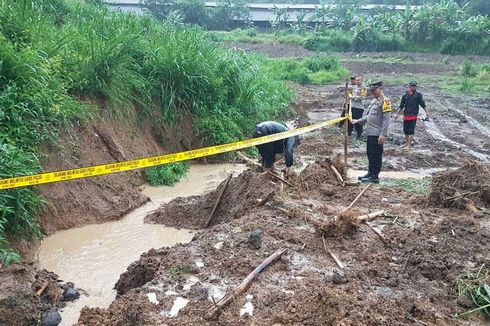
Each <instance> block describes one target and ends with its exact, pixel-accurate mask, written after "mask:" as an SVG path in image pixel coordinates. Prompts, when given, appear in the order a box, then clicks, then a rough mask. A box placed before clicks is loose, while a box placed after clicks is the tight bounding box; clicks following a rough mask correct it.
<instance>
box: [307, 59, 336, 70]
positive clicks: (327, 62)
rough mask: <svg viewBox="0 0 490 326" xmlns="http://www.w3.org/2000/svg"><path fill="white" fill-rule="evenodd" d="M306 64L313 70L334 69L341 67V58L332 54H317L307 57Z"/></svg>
mask: <svg viewBox="0 0 490 326" xmlns="http://www.w3.org/2000/svg"><path fill="white" fill-rule="evenodd" d="M305 65H306V67H307V68H308V69H310V70H311V71H313V72H317V71H320V70H333V69H337V68H338V67H339V65H340V64H339V59H338V58H337V57H334V56H330V55H317V56H313V57H307V58H306V59H305Z"/></svg>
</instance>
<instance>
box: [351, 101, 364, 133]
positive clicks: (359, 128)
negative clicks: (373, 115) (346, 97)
mask: <svg viewBox="0 0 490 326" xmlns="http://www.w3.org/2000/svg"><path fill="white" fill-rule="evenodd" d="M351 113H352V119H354V120H358V119H361V118H362V115H363V114H364V110H363V109H358V108H352V111H351ZM353 129H355V130H356V133H357V137H360V136H361V135H362V125H361V124H359V123H358V124H356V125H352V123H349V136H350V135H351V134H352V130H353Z"/></svg>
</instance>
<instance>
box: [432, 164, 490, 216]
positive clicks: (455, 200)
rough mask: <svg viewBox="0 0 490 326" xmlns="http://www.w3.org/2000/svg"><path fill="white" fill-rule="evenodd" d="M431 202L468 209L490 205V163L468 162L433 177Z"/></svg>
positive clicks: (437, 204)
mask: <svg viewBox="0 0 490 326" xmlns="http://www.w3.org/2000/svg"><path fill="white" fill-rule="evenodd" d="M429 203H430V204H431V205H434V206H439V207H448V208H458V209H466V208H469V207H472V206H473V207H474V206H475V205H476V206H485V207H489V206H490V164H484V163H481V162H478V161H470V162H466V163H465V164H464V166H463V167H461V168H459V169H457V170H454V171H450V172H445V173H442V174H440V175H437V176H435V177H434V178H433V179H432V187H431V193H430V195H429Z"/></svg>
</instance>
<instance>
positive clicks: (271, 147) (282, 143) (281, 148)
mask: <svg viewBox="0 0 490 326" xmlns="http://www.w3.org/2000/svg"><path fill="white" fill-rule="evenodd" d="M288 130H289V128H288V127H286V126H285V125H283V124H282V123H279V122H275V121H265V122H262V123H259V124H258V125H256V126H255V129H254V131H253V134H252V137H253V138H257V137H263V136H267V135H273V134H277V133H280V132H284V131H288ZM298 143H299V137H298V136H294V137H289V138H285V139H280V140H276V141H274V142H270V143H266V144H261V145H257V146H256V147H257V149H258V151H259V153H260V156H262V168H263V170H264V172H265V171H271V172H274V163H275V162H276V154H284V160H285V163H286V168H285V170H284V172H285V175H286V178H289V175H290V173H291V166H292V165H293V150H294V147H296V146H295V145H297V144H298Z"/></svg>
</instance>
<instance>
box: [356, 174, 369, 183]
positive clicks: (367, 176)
mask: <svg viewBox="0 0 490 326" xmlns="http://www.w3.org/2000/svg"><path fill="white" fill-rule="evenodd" d="M370 176H371V172H368V173H366V174H365V175H363V176H360V177H357V180H359V181H362V179H367V178H369V177H370Z"/></svg>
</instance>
